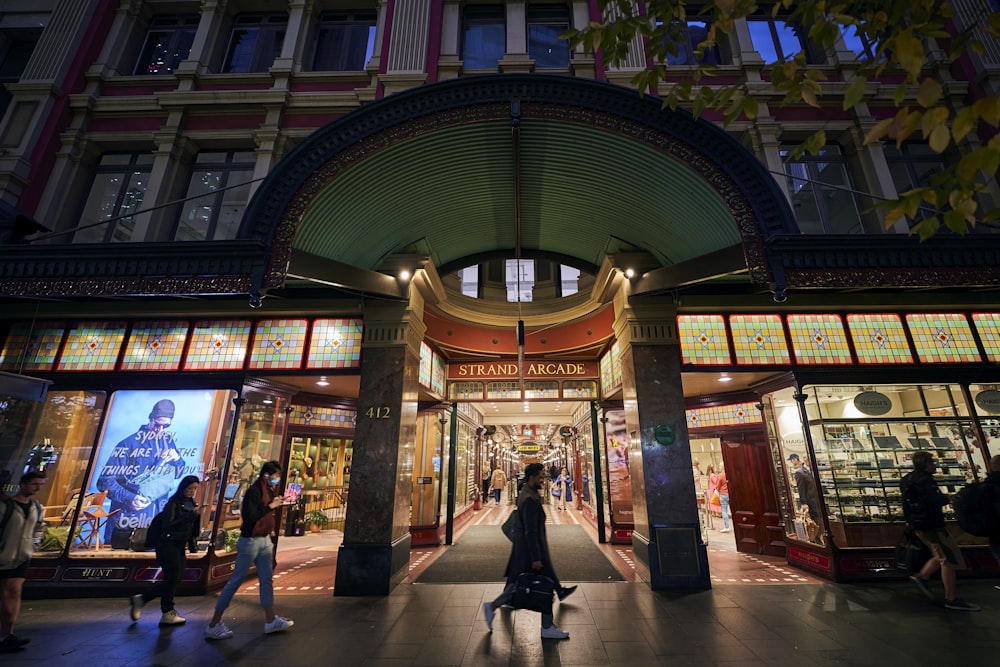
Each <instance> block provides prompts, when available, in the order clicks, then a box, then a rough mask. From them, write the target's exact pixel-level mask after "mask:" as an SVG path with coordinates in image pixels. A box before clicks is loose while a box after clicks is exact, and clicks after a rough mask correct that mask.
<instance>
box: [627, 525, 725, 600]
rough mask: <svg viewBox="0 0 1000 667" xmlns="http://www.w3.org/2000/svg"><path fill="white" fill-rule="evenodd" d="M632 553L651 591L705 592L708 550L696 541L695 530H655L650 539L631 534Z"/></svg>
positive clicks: (708, 581)
mask: <svg viewBox="0 0 1000 667" xmlns="http://www.w3.org/2000/svg"><path fill="white" fill-rule="evenodd" d="M632 551H633V553H634V554H635V558H636V564H637V566H641V568H642V570H643V572H642V574H644V575H646V576H648V579H649V585H650V587H651V588H652V589H653V590H654V591H666V590H700V591H704V590H708V589H710V588H711V587H712V579H711V575H710V573H709V571H708V547H707V546H706V545H705V544H704V543H702V542H701V541H700V540H699V539H698V526H697V524H694V525H684V524H682V525H672V526H655V527H653V530H652V537H651V538H647V537H646V536H644V535H640V534H639V533H637V532H635V531H633V532H632Z"/></svg>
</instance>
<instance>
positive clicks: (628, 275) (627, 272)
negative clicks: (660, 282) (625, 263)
mask: <svg viewBox="0 0 1000 667" xmlns="http://www.w3.org/2000/svg"><path fill="white" fill-rule="evenodd" d="M634 275H635V270H634V269H631V268H629V269H625V277H626V278H631V277H632V276H634Z"/></svg>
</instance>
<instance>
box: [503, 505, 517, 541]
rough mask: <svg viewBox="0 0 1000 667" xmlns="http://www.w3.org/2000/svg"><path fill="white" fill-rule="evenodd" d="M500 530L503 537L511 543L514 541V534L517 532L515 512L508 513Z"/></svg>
mask: <svg viewBox="0 0 1000 667" xmlns="http://www.w3.org/2000/svg"><path fill="white" fill-rule="evenodd" d="M500 530H502V531H503V534H504V537H506V538H507V539H508V540H510V541H511V542H513V541H514V534H515V533H516V532H517V510H514V511H513V512H511V513H510V516H508V517H507V520H506V521H504V522H503V525H501V526H500Z"/></svg>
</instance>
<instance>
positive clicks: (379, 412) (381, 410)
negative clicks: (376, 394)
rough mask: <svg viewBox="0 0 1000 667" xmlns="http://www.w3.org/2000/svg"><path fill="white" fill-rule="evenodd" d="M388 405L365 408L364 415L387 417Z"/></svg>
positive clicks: (376, 417) (378, 417) (388, 412)
mask: <svg viewBox="0 0 1000 667" xmlns="http://www.w3.org/2000/svg"><path fill="white" fill-rule="evenodd" d="M389 414H390V411H389V406H388V405H380V406H378V407H373V408H368V409H367V410H365V417H368V419H388V418H389Z"/></svg>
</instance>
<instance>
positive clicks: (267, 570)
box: [215, 536, 274, 613]
mask: <svg viewBox="0 0 1000 667" xmlns="http://www.w3.org/2000/svg"><path fill="white" fill-rule="evenodd" d="M273 550H274V544H272V543H271V538H270V537H267V536H265V537H241V538H240V539H239V541H238V542H237V543H236V566H235V568H234V569H233V573H232V574H231V575H230V576H229V581H228V582H226V586H225V588H223V589H222V592H221V593H219V601H218V602H216V603H215V611H217V612H220V613H221V612H223V611H225V610H226V609H227V608H228V607H229V603H230V602H232V601H233V596H234V595H235V594H236V589H238V588H239V587H240V584H242V583H243V580H244V579H246V578H247V574H248V573H249V572H250V563H253V564H254V565H256V566H257V580H258V582H259V585H260V606H262V607H264V608H265V609H266V608H267V607H270V606H271V605H273V604H274V587H273V585H272V583H271V579H272V578H273V577H274V570H273V569H272V567H271V562H272V560H273V558H274V557H273Z"/></svg>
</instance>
